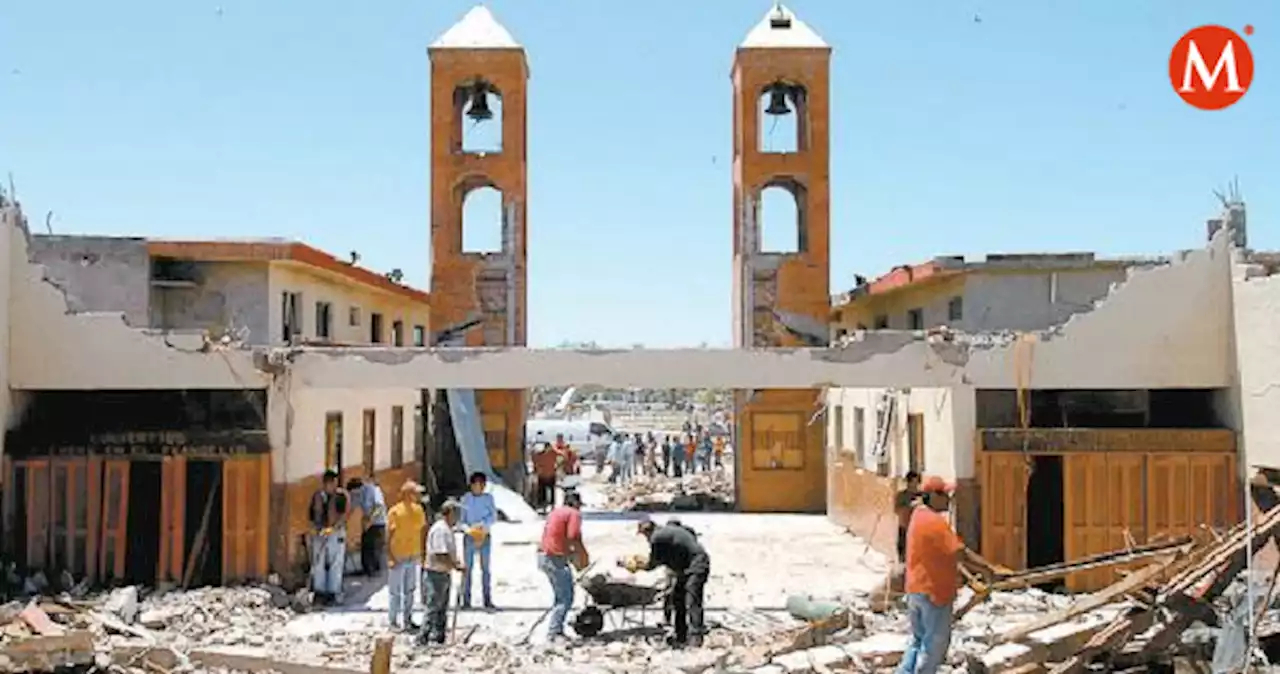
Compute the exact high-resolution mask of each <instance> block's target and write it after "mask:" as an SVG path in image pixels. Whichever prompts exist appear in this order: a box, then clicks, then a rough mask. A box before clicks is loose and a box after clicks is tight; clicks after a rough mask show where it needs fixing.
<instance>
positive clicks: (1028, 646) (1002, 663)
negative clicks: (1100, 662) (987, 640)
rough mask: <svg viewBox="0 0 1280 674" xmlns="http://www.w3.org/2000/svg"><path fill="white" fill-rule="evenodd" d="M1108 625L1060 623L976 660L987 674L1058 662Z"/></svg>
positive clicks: (1007, 644) (1096, 621) (992, 649)
mask: <svg viewBox="0 0 1280 674" xmlns="http://www.w3.org/2000/svg"><path fill="white" fill-rule="evenodd" d="M1106 624H1107V623H1106V622H1105V621H1103V620H1100V619H1093V620H1086V621H1074V622H1067V623H1061V624H1058V625H1054V626H1052V627H1046V628H1045V629H1042V630H1039V631H1037V632H1032V633H1031V634H1030V635H1029V636H1028V637H1027V638H1026V639H1024V640H1023V641H1021V642H1018V643H1006V644H999V645H997V646H994V647H992V648H991V649H990V650H988V651H987V652H986V653H984V654H983V655H982V656H981V657H980V658H979V659H978V660H979V662H980V663H981V665H982V670H983V671H986V672H989V673H990V674H997V673H998V672H1008V671H1013V670H1016V669H1018V668H1020V667H1022V666H1023V665H1026V664H1030V663H1036V662H1059V661H1062V660H1065V659H1067V658H1068V657H1070V656H1071V655H1073V654H1074V653H1076V652H1078V651H1079V650H1080V649H1081V648H1083V647H1084V645H1085V643H1087V642H1088V641H1089V639H1091V638H1093V635H1095V634H1097V633H1098V630H1100V629H1102V628H1103V627H1104V626H1105V625H1106Z"/></svg>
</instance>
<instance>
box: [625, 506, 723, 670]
mask: <svg viewBox="0 0 1280 674" xmlns="http://www.w3.org/2000/svg"><path fill="white" fill-rule="evenodd" d="M639 533H640V535H642V536H644V537H645V538H647V539H649V563H648V565H647V566H646V567H645V568H646V569H648V570H652V569H656V568H658V567H659V566H665V567H667V568H669V569H671V571H672V572H674V573H675V574H676V582H675V586H674V587H673V588H672V590H671V591H672V598H673V602H672V603H673V606H672V608H673V609H674V611H673V612H674V614H675V616H674V618H675V632H676V633H675V638H674V640H673V643H674V645H676V646H684V645H686V644H687V645H690V646H694V647H695V648H696V647H699V646H701V645H702V637H703V635H705V634H706V633H707V628H706V622H705V620H704V612H703V596H704V594H705V592H706V588H707V577H708V576H709V575H710V574H711V558H710V557H709V556H708V555H707V551H706V550H705V549H703V547H702V544H701V543H699V542H698V537H697V536H696V535H695V534H694V533H693V531H692V530H690V529H689V528H688V527H686V526H684V525H682V524H680V523H673V524H668V525H666V526H663V527H659V526H658V525H656V524H654V523H653V521H652V520H645V521H643V522H641V523H640V526H639Z"/></svg>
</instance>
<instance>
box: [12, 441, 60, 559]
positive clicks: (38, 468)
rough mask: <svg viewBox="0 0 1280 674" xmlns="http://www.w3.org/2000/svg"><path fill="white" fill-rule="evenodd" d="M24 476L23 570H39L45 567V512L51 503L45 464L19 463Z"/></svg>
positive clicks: (47, 557)
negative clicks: (25, 565)
mask: <svg viewBox="0 0 1280 674" xmlns="http://www.w3.org/2000/svg"><path fill="white" fill-rule="evenodd" d="M15 466H16V467H17V468H18V469H20V470H22V471H23V472H24V473H25V478H26V481H25V483H24V487H25V489H26V519H27V566H28V567H30V568H33V569H43V568H46V567H48V565H49V522H50V520H49V508H50V504H51V502H52V500H53V497H52V491H51V490H50V488H49V487H50V485H49V462H48V461H47V460H43V459H40V460H35V461H19V462H17V463H16V464H15Z"/></svg>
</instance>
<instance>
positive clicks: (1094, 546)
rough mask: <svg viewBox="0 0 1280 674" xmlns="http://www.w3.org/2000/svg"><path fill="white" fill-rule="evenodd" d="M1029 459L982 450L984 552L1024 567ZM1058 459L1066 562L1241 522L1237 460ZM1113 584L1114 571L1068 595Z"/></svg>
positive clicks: (1081, 455) (1123, 455)
mask: <svg viewBox="0 0 1280 674" xmlns="http://www.w3.org/2000/svg"><path fill="white" fill-rule="evenodd" d="M1033 456H1034V455H1024V454H1021V453H1015V452H984V453H983V457H982V470H981V472H980V476H981V485H980V486H981V489H982V550H983V554H984V555H985V556H986V557H988V558H989V559H991V560H992V561H994V562H996V563H999V564H1003V565H1005V566H1009V567H1012V568H1024V567H1025V566H1026V560H1027V524H1026V513H1027V499H1028V494H1027V485H1028V482H1029V473H1028V470H1029V468H1030V465H1031V460H1032V457H1033ZM1060 456H1061V460H1062V481H1063V485H1062V494H1063V508H1062V511H1063V522H1062V529H1061V531H1062V536H1063V547H1064V550H1065V555H1064V556H1065V558H1066V559H1065V561H1071V560H1073V559H1079V558H1081V557H1085V556H1088V555H1094V554H1100V553H1106V552H1112V551H1115V550H1120V549H1123V548H1125V547H1126V546H1129V545H1139V544H1143V543H1148V542H1156V541H1158V540H1161V539H1166V538H1170V537H1176V536H1184V535H1190V536H1194V537H1202V536H1210V535H1212V533H1211V532H1210V531H1209V530H1208V529H1206V527H1208V528H1227V527H1230V526H1233V525H1234V524H1236V523H1237V522H1238V521H1239V518H1240V515H1239V513H1240V507H1239V505H1240V504H1239V503H1238V502H1239V500H1240V491H1239V481H1238V479H1237V476H1236V457H1235V455H1234V454H1233V453H1226V452H1070V453H1063V454H1061V455H1060ZM1114 580H1115V576H1114V569H1109V568H1108V569H1100V570H1097V571H1091V572H1085V573H1077V574H1073V575H1072V576H1070V577H1068V579H1067V585H1068V587H1069V588H1070V589H1072V590H1094V589H1098V588H1100V587H1104V586H1106V585H1108V584H1109V583H1111V582H1112V581H1114Z"/></svg>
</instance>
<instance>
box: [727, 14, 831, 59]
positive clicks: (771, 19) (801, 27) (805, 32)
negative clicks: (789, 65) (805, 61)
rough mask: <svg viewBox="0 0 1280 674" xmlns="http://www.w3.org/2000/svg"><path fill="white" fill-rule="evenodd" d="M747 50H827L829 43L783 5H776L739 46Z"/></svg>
mask: <svg viewBox="0 0 1280 674" xmlns="http://www.w3.org/2000/svg"><path fill="white" fill-rule="evenodd" d="M738 46H739V47H741V48H745V49H768V48H770V47H775V48H788V47H790V48H801V49H804V48H810V49H814V48H819V49H821V48H825V47H827V43H826V41H825V40H823V39H822V38H821V37H820V36H819V35H818V34H817V33H815V32H814V31H813V29H812V28H810V27H809V24H807V23H805V22H803V21H801V20H800V19H798V18H796V14H795V12H793V11H791V10H790V9H788V8H787V7H786V6H784V5H782V4H781V3H779V4H776V5H774V6H773V7H772V8H771V9H770V10H769V12H768V13H767V14H765V15H764V19H761V21H760V23H758V24H756V27H755V28H752V29H751V32H749V33H747V37H746V39H745V40H743V41H742V44H740V45H738Z"/></svg>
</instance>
